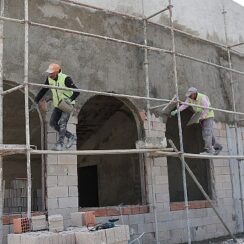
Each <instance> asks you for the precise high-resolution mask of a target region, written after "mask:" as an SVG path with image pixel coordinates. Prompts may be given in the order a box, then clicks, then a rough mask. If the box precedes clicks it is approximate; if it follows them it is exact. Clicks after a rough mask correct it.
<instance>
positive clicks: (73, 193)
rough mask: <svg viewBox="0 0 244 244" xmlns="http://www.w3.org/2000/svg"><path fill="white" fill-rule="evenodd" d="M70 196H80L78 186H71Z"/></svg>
mask: <svg viewBox="0 0 244 244" xmlns="http://www.w3.org/2000/svg"><path fill="white" fill-rule="evenodd" d="M69 197H78V187H77V186H69Z"/></svg>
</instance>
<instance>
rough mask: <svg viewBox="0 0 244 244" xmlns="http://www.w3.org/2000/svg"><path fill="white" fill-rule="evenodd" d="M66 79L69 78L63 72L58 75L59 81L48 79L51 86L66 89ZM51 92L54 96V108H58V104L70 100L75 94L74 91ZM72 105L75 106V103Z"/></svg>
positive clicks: (55, 90)
mask: <svg viewBox="0 0 244 244" xmlns="http://www.w3.org/2000/svg"><path fill="white" fill-rule="evenodd" d="M66 77H67V75H65V74H63V73H61V72H60V73H59V74H58V79H57V81H56V80H53V79H51V78H50V77H48V82H49V85H51V86H59V87H66V86H65V78H66ZM51 91H52V94H53V106H54V107H58V104H59V102H60V101H61V100H63V99H64V98H70V97H71V96H72V94H73V91H65V90H57V89H51ZM72 104H75V101H72Z"/></svg>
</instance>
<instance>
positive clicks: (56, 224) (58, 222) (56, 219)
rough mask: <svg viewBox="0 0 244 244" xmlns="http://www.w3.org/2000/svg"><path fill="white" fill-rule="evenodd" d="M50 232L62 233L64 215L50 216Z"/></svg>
mask: <svg viewBox="0 0 244 244" xmlns="http://www.w3.org/2000/svg"><path fill="white" fill-rule="evenodd" d="M48 225H49V231H51V232H61V231H63V230H64V220H63V216H62V215H51V216H48Z"/></svg>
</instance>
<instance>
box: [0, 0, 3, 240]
mask: <svg viewBox="0 0 244 244" xmlns="http://www.w3.org/2000/svg"><path fill="white" fill-rule="evenodd" d="M3 14H4V0H1V10H0V15H1V16H3ZM3 24H4V21H0V94H1V93H2V92H3ZM0 144H3V96H2V95H1V96H0ZM3 192H4V187H3V158H2V156H1V155H0V197H1V199H0V204H1V205H0V244H2V243H3V220H2V216H3V208H4V193H3Z"/></svg>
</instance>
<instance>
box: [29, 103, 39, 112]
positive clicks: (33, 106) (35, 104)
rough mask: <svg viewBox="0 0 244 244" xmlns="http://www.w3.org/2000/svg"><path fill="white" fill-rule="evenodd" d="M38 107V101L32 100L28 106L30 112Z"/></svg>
mask: <svg viewBox="0 0 244 244" xmlns="http://www.w3.org/2000/svg"><path fill="white" fill-rule="evenodd" d="M37 109H38V103H36V102H34V103H32V105H31V107H30V110H29V111H30V112H34V111H36V110H37Z"/></svg>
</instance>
